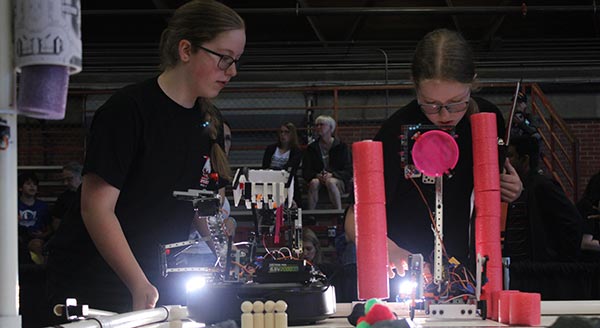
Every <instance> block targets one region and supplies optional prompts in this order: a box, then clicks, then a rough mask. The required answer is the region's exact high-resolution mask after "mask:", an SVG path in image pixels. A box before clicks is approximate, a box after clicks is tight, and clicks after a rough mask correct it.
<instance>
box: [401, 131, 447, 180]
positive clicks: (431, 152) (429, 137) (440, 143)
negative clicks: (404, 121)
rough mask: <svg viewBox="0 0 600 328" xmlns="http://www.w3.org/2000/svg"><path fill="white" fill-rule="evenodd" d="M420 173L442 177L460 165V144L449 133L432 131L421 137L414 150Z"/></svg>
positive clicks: (413, 153) (415, 161) (414, 160)
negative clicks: (457, 164)
mask: <svg viewBox="0 0 600 328" xmlns="http://www.w3.org/2000/svg"><path fill="white" fill-rule="evenodd" d="M412 158H413V162H414V163H415V166H416V167H417V169H418V170H419V171H421V172H422V173H423V174H425V175H427V176H434V177H437V176H441V175H443V174H444V173H447V172H448V171H449V170H451V169H453V168H454V167H455V166H456V163H458V144H456V140H454V137H452V136H451V135H450V134H448V133H447V132H444V131H442V130H431V131H427V132H425V133H423V134H422V135H420V136H419V137H418V138H417V140H416V141H415V144H414V146H413V150H412Z"/></svg>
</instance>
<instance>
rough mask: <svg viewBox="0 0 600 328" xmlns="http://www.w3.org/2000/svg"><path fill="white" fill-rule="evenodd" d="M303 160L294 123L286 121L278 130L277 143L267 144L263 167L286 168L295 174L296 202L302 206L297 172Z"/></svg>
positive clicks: (272, 168)
mask: <svg viewBox="0 0 600 328" xmlns="http://www.w3.org/2000/svg"><path fill="white" fill-rule="evenodd" d="M301 161H302V150H301V149H300V145H299V143H298V133H297V131H296V126H295V125H294V123H291V122H286V123H283V124H282V125H281V126H280V127H279V131H277V143H274V144H272V145H269V146H267V148H266V149H265V154H264V155H263V161H262V168H263V169H271V170H286V171H288V172H290V174H291V175H293V176H294V202H295V203H296V206H298V207H302V194H301V191H300V185H299V184H298V179H295V178H296V172H297V171H298V167H299V166H300V162H301Z"/></svg>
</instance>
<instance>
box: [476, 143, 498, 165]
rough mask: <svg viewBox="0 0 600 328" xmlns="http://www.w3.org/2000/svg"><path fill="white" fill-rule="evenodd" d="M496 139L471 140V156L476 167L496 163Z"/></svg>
mask: <svg viewBox="0 0 600 328" xmlns="http://www.w3.org/2000/svg"><path fill="white" fill-rule="evenodd" d="M497 144H498V142H497V138H489V139H479V140H473V156H474V157H475V160H477V164H478V165H483V164H493V163H498V146H497Z"/></svg>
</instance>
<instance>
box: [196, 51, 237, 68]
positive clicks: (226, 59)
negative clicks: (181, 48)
mask: <svg viewBox="0 0 600 328" xmlns="http://www.w3.org/2000/svg"><path fill="white" fill-rule="evenodd" d="M198 48H200V49H202V50H204V51H206V52H208V53H209V54H211V55H215V56H217V57H219V62H218V63H217V67H218V68H219V69H220V70H222V71H226V70H228V69H229V67H231V65H233V64H236V66H237V65H238V62H239V59H235V58H233V57H231V56H229V55H223V54H220V53H218V52H216V51H212V50H210V49H208V48H204V47H203V46H198Z"/></svg>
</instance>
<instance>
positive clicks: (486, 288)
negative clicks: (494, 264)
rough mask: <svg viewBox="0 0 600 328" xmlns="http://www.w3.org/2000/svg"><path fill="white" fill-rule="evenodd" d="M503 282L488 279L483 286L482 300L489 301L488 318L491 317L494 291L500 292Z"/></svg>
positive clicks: (493, 269)
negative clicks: (490, 309)
mask: <svg viewBox="0 0 600 328" xmlns="http://www.w3.org/2000/svg"><path fill="white" fill-rule="evenodd" d="M492 271H493V272H495V271H497V270H495V268H492ZM501 283H502V282H499V281H497V280H496V279H492V280H488V281H487V282H486V283H485V285H483V287H481V300H484V301H487V304H488V318H489V315H490V313H489V307H490V306H491V305H490V303H491V302H492V295H493V294H494V292H498V291H501V290H502V285H501Z"/></svg>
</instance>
